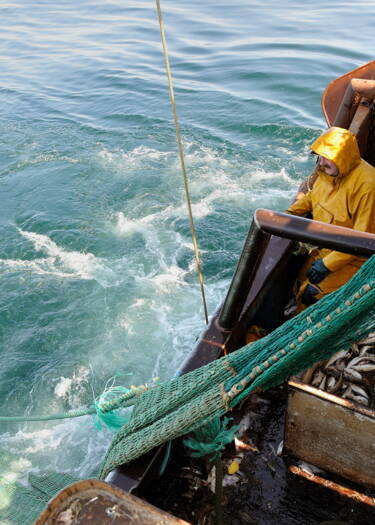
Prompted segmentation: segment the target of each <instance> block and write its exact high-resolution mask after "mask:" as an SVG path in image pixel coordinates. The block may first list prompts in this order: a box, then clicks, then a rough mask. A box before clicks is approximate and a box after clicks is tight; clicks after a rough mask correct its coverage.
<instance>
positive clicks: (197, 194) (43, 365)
mask: <svg viewBox="0 0 375 525" xmlns="http://www.w3.org/2000/svg"><path fill="white" fill-rule="evenodd" d="M283 4H284V5H283ZM162 8H163V13H164V19H165V26H166V35H167V41H168V47H169V51H170V60H171V66H172V72H173V78H174V86H175V96H176V103H177V109H178V113H179V118H180V124H181V132H182V139H183V145H184V151H185V154H186V166H187V171H188V176H189V181H190V191H191V197H192V202H193V213H194V217H195V226H196V230H197V236H198V244H199V247H200V253H201V258H202V265H203V273H204V279H205V287H206V294H207V301H208V309H209V314H210V315H212V314H213V313H214V311H215V309H216V307H217V305H218V304H219V303H220V301H221V300H222V299H223V297H224V296H225V292H226V288H227V286H228V284H229V280H230V278H231V275H232V272H233V269H234V266H235V264H236V261H237V258H238V254H239V250H240V249H241V246H242V243H243V239H244V236H245V234H246V232H247V229H248V226H249V224H250V221H251V217H252V214H253V212H254V210H255V209H256V208H257V207H266V208H270V209H275V210H283V209H285V207H286V206H287V205H288V203H289V202H290V200H291V199H292V197H293V195H294V192H295V190H296V188H297V186H298V184H299V183H300V181H301V180H302V179H303V178H304V177H305V176H306V174H307V173H308V172H309V170H310V169H311V167H312V165H311V163H312V160H311V159H310V157H309V154H308V145H309V144H310V143H311V141H312V140H313V139H314V138H315V137H316V136H317V135H318V134H319V133H320V131H321V130H322V129H324V127H325V122H324V119H323V117H322V113H321V109H320V99H321V95H322V92H323V90H324V89H325V87H326V85H327V84H328V83H329V82H330V81H331V80H333V79H334V78H336V77H338V76H340V75H342V74H344V73H346V72H347V71H350V70H352V69H354V68H356V67H358V66H360V65H362V64H364V63H366V62H368V61H370V60H372V59H373V58H374V56H373V55H372V54H371V49H372V46H373V24H372V21H373V19H374V16H375V3H374V2H373V1H362V0H360V1H357V2H347V1H338V0H333V1H331V2H323V1H321V0H316V1H314V2H312V1H310V0H308V1H304V2H302V1H299V0H288V1H286V2H285V3H280V2H279V1H276V0H266V1H262V2H261V1H258V0H255V1H250V0H246V1H245V0H235V1H234V2H224V1H222V0H219V1H215V2H213V1H211V0H208V1H206V2H198V1H197V0H191V1H190V2H188V3H182V2H175V1H171V0H163V1H162ZM0 29H1V30H0V60H1V67H0V95H1V96H0V134H1V140H0V192H1V206H0V230H1V231H0V239H1V240H0V358H1V367H0V415H23V414H30V415H33V414H53V413H56V412H63V411H67V410H70V409H75V408H80V407H85V406H88V405H90V404H92V402H93V399H94V398H96V397H97V396H99V395H100V393H101V392H102V391H103V389H104V388H106V386H107V387H108V386H110V385H113V384H116V385H123V386H130V385H131V384H135V385H137V384H142V383H145V382H149V381H152V380H153V379H154V378H156V377H158V378H160V379H166V378H169V377H171V376H173V374H174V373H175V371H176V369H178V367H179V366H180V365H181V363H182V362H183V360H184V359H185V357H186V356H187V354H188V353H189V351H190V350H191V349H192V347H193V346H194V343H195V341H196V339H197V337H198V336H199V334H200V332H201V331H202V329H203V327H204V316H203V309H202V305H201V299H200V290H199V283H198V279H197V274H196V270H195V263H194V254H193V248H192V241H191V238H190V230H189V222H188V217H187V211H186V203H185V199H184V192H183V183H182V177H181V174H180V169H179V162H178V157H177V147H176V143H175V132H174V126H173V123H172V117H171V107H170V102H169V94H168V87H167V81H166V75H165V69H164V59H163V56H162V52H161V44H160V36H159V27H158V21H157V15H156V10H155V5H154V3H153V2H152V1H150V2H146V1H141V0H139V1H133V0H122V1H120V0H101V1H97V0H82V1H80V2H73V1H72V0H64V1H63V2H60V3H51V2H47V1H46V0H39V1H38V0H28V1H27V2H25V1H22V0H10V1H4V2H2V3H1V5H0ZM111 439H112V434H111V432H109V431H108V430H105V429H104V430H98V429H97V428H96V427H95V425H94V422H93V420H92V418H89V417H84V418H81V419H76V420H66V421H58V422H56V421H54V422H44V423H41V422H40V423H3V422H2V423H1V429H0V475H1V476H4V477H5V478H7V479H20V480H24V479H25V478H26V476H27V473H28V472H43V471H45V470H47V469H48V470H51V469H52V470H57V471H65V472H70V473H72V474H75V475H78V476H93V475H95V474H96V472H97V469H98V465H99V463H100V461H101V458H102V456H103V454H104V453H105V451H106V448H107V446H108V444H109V442H110V440H111Z"/></svg>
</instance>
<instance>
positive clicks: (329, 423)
mask: <svg viewBox="0 0 375 525" xmlns="http://www.w3.org/2000/svg"><path fill="white" fill-rule="evenodd" d="M336 400H338V402H336ZM341 401H344V403H341ZM284 447H285V451H286V453H287V454H290V455H292V456H294V457H297V458H299V459H302V460H303V461H306V462H308V463H312V464H313V465H316V466H317V467H320V468H322V469H324V470H327V471H330V472H334V473H336V474H339V475H340V476H343V477H345V478H347V479H349V480H352V481H354V482H356V483H359V484H361V485H366V486H368V487H372V488H375V412H374V411H371V410H369V409H361V410H359V409H357V408H356V406H355V405H354V404H353V403H350V402H348V401H346V400H341V399H340V398H337V397H336V396H333V395H330V394H326V393H325V392H322V391H320V390H317V389H315V388H313V387H308V388H305V386H304V385H302V384H301V385H299V384H298V383H295V382H293V383H292V384H290V393H289V399H288V410H287V418H286V425H285V443H284Z"/></svg>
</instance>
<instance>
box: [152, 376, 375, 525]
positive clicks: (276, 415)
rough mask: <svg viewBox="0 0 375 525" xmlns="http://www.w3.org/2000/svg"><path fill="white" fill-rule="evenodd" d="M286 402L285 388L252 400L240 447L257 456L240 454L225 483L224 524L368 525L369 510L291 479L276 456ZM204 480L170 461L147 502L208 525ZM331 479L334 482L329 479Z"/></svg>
mask: <svg viewBox="0 0 375 525" xmlns="http://www.w3.org/2000/svg"><path fill="white" fill-rule="evenodd" d="M286 398H287V387H286V385H284V386H282V387H279V388H277V389H273V390H272V391H269V392H265V393H263V394H262V396H258V395H256V396H252V398H251V399H250V400H249V401H248V402H247V406H246V409H247V414H248V419H249V424H250V427H249V429H248V430H247V431H246V434H245V437H244V441H246V442H248V443H249V444H250V445H253V446H254V447H255V448H257V449H258V451H255V450H248V451H246V452H244V453H243V457H242V458H241V459H240V460H239V461H240V471H239V473H237V474H234V475H233V476H229V475H227V476H226V477H225V480H224V485H226V486H225V487H224V501H223V511H224V523H225V524H226V525H243V524H245V523H246V524H252V523H253V524H257V525H276V524H277V525H301V524H304V525H318V524H324V523H325V522H331V525H334V523H335V524H336V525H339V524H341V525H373V524H374V522H375V509H374V507H370V506H369V505H366V504H363V503H359V502H356V501H354V500H351V499H349V498H347V497H343V496H341V495H340V494H338V493H336V492H334V491H331V490H327V489H326V488H324V487H321V486H319V485H317V484H315V483H312V482H311V481H308V480H305V479H302V478H300V477H298V476H295V475H294V474H291V473H290V472H289V470H288V467H289V465H290V464H296V462H294V463H293V462H292V460H289V459H286V458H283V457H280V456H278V455H277V449H278V447H279V444H280V442H281V440H282V439H283V434H284V418H285V407H286ZM229 454H231V458H233V457H235V456H236V454H238V451H235V450H234V447H233V449H232V450H231V451H229ZM227 456H228V454H227ZM231 458H230V457H227V460H228V461H230V460H231ZM207 477H208V476H207V470H206V469H205V468H204V466H202V464H200V463H199V462H198V461H196V460H195V461H187V460H186V458H185V464H184V465H183V466H181V456H179V457H178V459H177V460H176V459H175V457H174V460H173V461H172V462H171V463H170V465H169V467H168V470H167V472H166V475H165V476H164V477H163V480H160V481H159V482H157V483H156V484H154V485H153V486H152V487H150V489H149V491H148V493H147V500H148V501H149V502H150V503H152V504H154V505H156V506H157V507H159V508H162V509H164V510H166V511H168V512H170V513H172V514H174V515H175V516H178V517H180V518H182V519H184V520H186V521H188V522H190V523H193V524H197V525H198V524H199V525H212V524H214V517H213V516H214V512H213V504H214V497H213V495H212V492H211V490H210V488H209V486H208V485H209V480H208V481H207ZM330 479H331V480H332V481H335V480H336V481H337V478H335V477H334V476H330ZM229 482H233V485H229V484H228V483H229ZM340 483H342V480H340ZM345 486H346V487H348V488H351V489H353V490H359V491H361V492H362V493H365V494H367V495H368V496H370V497H374V496H375V494H374V492H371V491H370V490H368V491H365V492H364V489H363V487H359V486H356V485H355V484H353V483H349V482H347V481H345ZM327 525H328V523H327Z"/></svg>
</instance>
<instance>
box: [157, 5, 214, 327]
mask: <svg viewBox="0 0 375 525" xmlns="http://www.w3.org/2000/svg"><path fill="white" fill-rule="evenodd" d="M156 8H157V12H158V19H159V26H160V36H161V41H162V45H163V53H164V61H165V68H166V72H167V77H168V87H169V95H170V99H171V104H172V112H173V119H174V123H175V128H176V139H177V145H178V154H179V158H180V165H181V171H182V177H183V180H184V188H185V196H186V203H187V207H188V212H189V222H190V230H191V236H192V239H193V245H194V254H195V260H196V264H197V269H198V276H199V284H200V288H201V294H202V302H203V309H204V317H205V320H206V324H208V313H207V304H206V296H205V292H204V284H203V275H202V266H201V261H200V257H199V251H198V244H197V238H196V234H195V227H194V220H193V212H192V209H191V199H190V192H189V185H188V179H187V175H186V168H185V160H184V152H183V149H182V142H181V135H180V125H179V122H178V116H177V108H176V103H175V99H174V91H173V83H172V74H171V68H170V64H169V57H168V50H167V41H166V39H165V31H164V22H163V17H162V13H161V7H160V0H156Z"/></svg>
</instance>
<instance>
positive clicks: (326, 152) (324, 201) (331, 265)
mask: <svg viewBox="0 0 375 525" xmlns="http://www.w3.org/2000/svg"><path fill="white" fill-rule="evenodd" d="M311 150H312V151H313V152H314V153H316V154H317V155H322V156H323V157H325V158H328V159H330V160H332V161H333V162H334V163H335V164H336V166H337V167H338V170H339V174H338V175H337V176H336V177H332V176H329V175H326V174H325V173H324V172H323V171H321V170H318V177H317V179H316V181H315V183H314V186H313V188H312V189H311V190H310V191H308V193H306V194H305V195H303V196H302V197H301V198H299V199H298V200H297V201H296V202H295V203H294V204H292V205H291V206H290V207H289V208H288V210H286V211H287V213H291V214H293V215H304V214H305V213H308V212H309V213H311V215H312V218H313V219H314V220H317V221H322V222H327V223H330V224H337V225H338V226H345V227H347V228H353V229H355V230H360V231H366V232H369V233H375V168H373V167H372V166H371V165H370V164H368V162H366V161H365V160H363V159H361V157H360V153H359V149H358V145H357V140H356V138H355V136H354V135H353V134H352V133H351V132H350V131H348V130H347V129H343V128H338V127H332V128H330V129H328V130H327V131H326V132H325V133H323V134H322V135H321V136H320V137H319V138H318V139H317V140H316V141H315V142H314V143H313V144H312V146H311ZM317 258H321V259H323V262H324V264H325V266H326V267H327V268H328V270H330V272H332V273H331V274H328V276H327V277H326V278H325V279H323V281H322V282H321V283H319V285H318V288H319V289H320V290H321V292H322V293H321V295H320V297H321V296H322V295H324V294H325V293H329V292H331V291H333V290H335V289H337V288H338V287H339V286H341V285H342V284H344V283H345V282H346V281H347V280H348V279H349V278H350V277H352V275H354V273H355V272H356V271H357V270H358V269H359V268H360V266H361V265H362V264H363V262H364V261H365V259H363V258H361V257H356V256H353V255H348V254H344V253H340V252H337V251H332V250H328V249H321V250H319V251H318V253H316V252H315V254H313V255H312V256H311V258H310V261H309V265H305V268H304V271H307V270H308V269H309V267H310V266H311V263H312V262H313V260H314V259H317ZM320 297H317V298H320Z"/></svg>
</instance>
